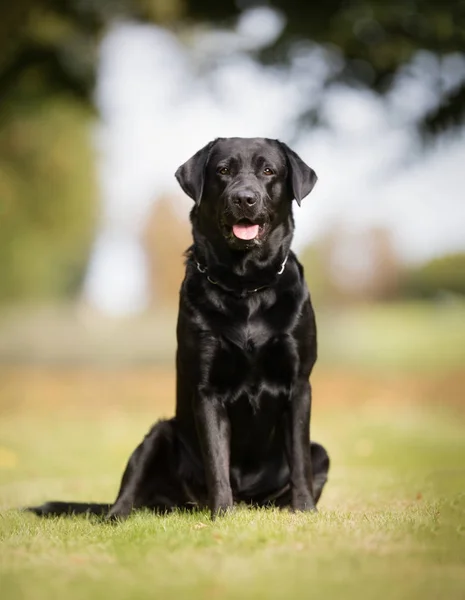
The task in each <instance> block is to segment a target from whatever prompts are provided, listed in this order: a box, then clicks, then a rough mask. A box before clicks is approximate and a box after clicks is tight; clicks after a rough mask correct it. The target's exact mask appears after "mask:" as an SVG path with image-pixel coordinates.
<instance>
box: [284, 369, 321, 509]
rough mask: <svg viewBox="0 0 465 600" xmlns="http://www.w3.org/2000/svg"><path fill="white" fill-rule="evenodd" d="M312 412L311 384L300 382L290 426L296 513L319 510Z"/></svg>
mask: <svg viewBox="0 0 465 600" xmlns="http://www.w3.org/2000/svg"><path fill="white" fill-rule="evenodd" d="M310 410H311V387H310V383H309V382H308V381H307V380H304V381H298V382H297V383H296V385H295V386H294V388H293V391H292V394H291V406H290V419H289V425H288V427H289V431H288V440H289V449H288V455H289V462H290V472H291V488H292V500H291V501H292V508H293V510H316V507H315V501H314V498H313V490H312V463H311V454H310Z"/></svg>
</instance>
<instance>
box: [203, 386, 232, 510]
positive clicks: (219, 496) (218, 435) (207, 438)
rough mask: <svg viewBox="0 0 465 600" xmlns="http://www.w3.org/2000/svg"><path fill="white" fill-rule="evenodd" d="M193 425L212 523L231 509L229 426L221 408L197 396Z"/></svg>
mask: <svg viewBox="0 0 465 600" xmlns="http://www.w3.org/2000/svg"><path fill="white" fill-rule="evenodd" d="M195 416H196V425H197V431H198V435H199V439H200V445H201V449H202V454H203V462H204V468H205V475H206V479H207V489H208V501H209V507H210V510H211V516H212V519H215V518H216V516H217V515H218V514H221V513H224V512H225V511H227V510H228V509H230V508H232V506H233V496H232V490H231V483H230V478H229V458H230V423H229V419H228V415H227V413H226V410H225V408H224V406H223V405H222V404H221V403H220V402H218V401H217V400H216V399H215V398H212V397H211V396H209V395H207V394H204V393H200V394H199V395H198V397H197V399H196V407H195Z"/></svg>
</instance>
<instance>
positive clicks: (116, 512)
mask: <svg viewBox="0 0 465 600" xmlns="http://www.w3.org/2000/svg"><path fill="white" fill-rule="evenodd" d="M131 513H132V506H131V505H130V504H123V503H122V504H115V505H114V506H112V507H111V508H110V510H109V511H108V514H107V515H106V517H105V521H108V522H109V523H117V522H118V521H125V520H126V519H127V518H128V517H129V515H130V514H131Z"/></svg>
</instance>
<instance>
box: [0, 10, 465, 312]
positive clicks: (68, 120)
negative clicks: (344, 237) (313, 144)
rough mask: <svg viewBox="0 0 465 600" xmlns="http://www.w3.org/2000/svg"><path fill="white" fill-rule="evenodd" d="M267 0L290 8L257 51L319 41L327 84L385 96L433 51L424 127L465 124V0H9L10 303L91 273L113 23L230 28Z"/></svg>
mask: <svg viewBox="0 0 465 600" xmlns="http://www.w3.org/2000/svg"><path fill="white" fill-rule="evenodd" d="M257 6H268V7H271V8H274V9H275V10H276V11H277V12H278V13H280V14H282V15H283V27H282V30H281V31H280V33H278V34H277V38H276V39H275V40H273V41H270V42H269V44H268V46H265V47H261V48H259V49H255V50H254V51H253V52H254V54H255V56H256V57H257V58H258V59H259V60H261V61H263V62H264V63H265V64H266V63H268V64H271V63H272V64H282V65H284V64H286V63H287V62H289V61H290V60H291V57H292V55H293V52H294V50H295V48H296V47H297V48H301V49H302V48H304V49H311V48H313V47H315V45H319V47H323V48H325V49H326V51H327V55H328V56H329V57H332V64H333V68H332V70H331V72H330V75H329V76H328V78H327V80H326V81H325V87H326V88H327V87H330V86H332V85H334V84H336V83H341V82H343V83H346V84H350V85H356V86H366V87H369V88H371V89H373V90H376V91H377V92H379V93H385V92H386V91H388V90H389V89H390V87H391V85H392V82H393V81H394V80H395V79H396V78H397V77H398V76H399V75H401V74H403V73H404V72H405V69H406V68H407V67H406V65H408V63H409V61H410V60H411V59H412V58H413V57H414V56H415V54H416V53H417V52H418V51H420V50H421V51H426V52H429V53H431V54H432V56H435V57H437V59H438V60H436V61H432V62H431V61H429V62H428V64H427V66H426V67H425V68H424V70H423V72H422V73H420V75H423V76H425V77H427V78H430V79H431V77H433V78H435V79H436V80H437V86H436V90H437V95H438V98H437V103H436V105H435V106H434V107H433V108H432V109H431V111H430V112H429V113H428V114H424V115H422V116H420V121H419V125H420V126H421V127H423V128H424V129H425V130H428V131H430V132H438V131H442V130H443V129H446V128H448V127H454V126H457V125H459V124H461V123H463V122H464V121H465V78H464V77H460V76H459V74H456V75H457V76H456V77H455V80H456V81H455V83H454V84H453V85H452V84H451V78H450V77H449V78H448V77H447V73H446V71H447V69H449V71H450V70H451V69H452V71H453V70H454V69H453V66H454V64H459V63H458V62H455V63H454V61H453V60H452V59H457V60H458V59H460V57H461V58H462V59H463V58H464V57H465V51H464V49H465V0H455V1H452V0H442V1H441V2H439V1H438V0H390V1H389V2H383V1H382V0H379V1H378V0H327V1H326V2H319V3H316V2H303V1H302V0H269V1H268V0H224V1H223V2H218V1H217V0H15V1H14V2H10V3H7V2H3V3H2V10H1V19H0V97H1V105H0V228H1V235H0V252H1V257H2V278H1V281H0V300H2V299H3V300H7V299H9V300H12V299H17V298H33V297H44V296H50V295H54V296H63V295H67V294H71V293H72V292H73V291H75V290H76V289H77V285H78V282H79V281H80V279H81V278H82V275H83V272H84V268H85V261H86V257H87V255H88V253H89V249H90V246H91V238H92V231H93V227H94V214H95V203H94V200H95V191H94V187H93V174H92V166H91V163H92V160H91V150H90V148H89V144H88V142H87V140H86V129H87V127H88V124H89V122H90V120H91V118H92V106H93V97H92V94H93V89H94V83H95V76H96V64H97V60H96V58H97V51H98V46H99V42H100V39H101V37H102V35H103V34H104V33H105V30H106V29H107V28H108V26H109V25H111V23H112V22H114V21H117V20H121V19H133V20H140V21H143V22H149V23H158V24H163V25H165V26H172V27H176V28H179V27H180V26H181V25H182V26H185V27H190V26H191V25H195V24H202V23H208V24H212V25H221V26H225V27H228V26H233V25H234V24H235V22H236V20H237V18H238V17H239V16H240V15H241V14H242V12H243V11H245V10H247V9H249V8H253V7H257ZM451 60H452V62H451ZM444 65H446V66H447V65H448V66H447V68H446V66H444ZM451 65H452V67H451ZM449 74H450V73H449ZM452 79H454V77H452ZM324 98H325V95H324V93H323V94H321V95H320V97H319V99H318V100H317V101H316V102H315V99H314V98H312V99H311V101H312V105H311V107H310V106H309V110H308V111H307V112H306V113H305V114H303V115H302V118H304V119H305V120H306V122H307V123H308V122H310V121H311V120H312V119H318V118H319V116H320V114H321V106H322V104H323V102H324ZM309 102H310V100H309Z"/></svg>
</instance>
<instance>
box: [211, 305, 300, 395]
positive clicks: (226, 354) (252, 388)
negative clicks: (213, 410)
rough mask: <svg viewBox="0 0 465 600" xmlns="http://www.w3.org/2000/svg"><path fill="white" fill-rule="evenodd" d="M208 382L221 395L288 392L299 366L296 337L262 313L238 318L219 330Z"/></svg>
mask: <svg viewBox="0 0 465 600" xmlns="http://www.w3.org/2000/svg"><path fill="white" fill-rule="evenodd" d="M218 334H219V335H218V338H217V344H216V347H215V349H214V352H213V355H212V359H211V361H209V367H210V368H209V369H208V380H209V381H208V382H209V384H210V385H211V386H212V388H214V389H215V391H216V392H217V393H220V394H228V395H229V394H232V395H233V396H236V397H237V396H238V395H239V394H241V393H242V392H245V393H250V394H252V395H255V396H256V395H257V394H258V393H262V392H264V391H266V392H267V393H272V394H275V393H280V392H282V391H287V390H288V389H289V387H290V385H291V383H292V380H293V378H294V374H295V371H296V368H297V365H298V354H297V351H296V343H295V340H294V338H293V336H292V335H291V334H290V333H289V332H287V331H285V330H279V329H276V328H274V327H272V325H271V324H270V322H269V321H268V320H267V319H266V318H265V317H264V316H263V315H262V314H255V315H252V316H251V317H249V318H247V319H243V320H242V321H241V320H240V319H236V320H235V321H234V322H233V323H232V324H231V326H230V327H225V328H223V329H222V331H221V332H220V331H219V332H218Z"/></svg>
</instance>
